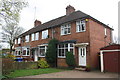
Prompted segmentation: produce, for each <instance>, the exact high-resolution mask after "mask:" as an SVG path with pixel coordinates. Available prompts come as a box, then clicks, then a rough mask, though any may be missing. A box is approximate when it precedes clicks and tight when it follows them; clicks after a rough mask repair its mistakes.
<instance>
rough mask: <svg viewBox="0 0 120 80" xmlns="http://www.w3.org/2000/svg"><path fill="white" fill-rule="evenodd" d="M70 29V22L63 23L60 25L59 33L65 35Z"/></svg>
mask: <svg viewBox="0 0 120 80" xmlns="http://www.w3.org/2000/svg"><path fill="white" fill-rule="evenodd" d="M70 30H71V24H64V25H61V35H67V34H70V33H71V32H70Z"/></svg>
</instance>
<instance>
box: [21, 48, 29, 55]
mask: <svg viewBox="0 0 120 80" xmlns="http://www.w3.org/2000/svg"><path fill="white" fill-rule="evenodd" d="M28 49H29V54H28V55H27V50H28ZM24 50H26V53H25V55H23V54H22V56H30V48H24V49H23V50H22V53H23V51H24Z"/></svg>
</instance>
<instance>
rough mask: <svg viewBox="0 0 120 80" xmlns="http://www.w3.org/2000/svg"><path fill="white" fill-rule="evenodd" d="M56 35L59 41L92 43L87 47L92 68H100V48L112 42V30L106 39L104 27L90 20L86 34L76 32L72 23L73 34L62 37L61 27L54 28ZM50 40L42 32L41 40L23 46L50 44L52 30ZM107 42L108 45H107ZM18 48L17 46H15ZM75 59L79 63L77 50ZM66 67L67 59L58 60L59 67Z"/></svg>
mask: <svg viewBox="0 0 120 80" xmlns="http://www.w3.org/2000/svg"><path fill="white" fill-rule="evenodd" d="M54 30H55V34H54V37H55V38H56V39H57V40H59V41H66V40H76V41H77V43H90V44H89V46H88V47H87V64H90V65H91V67H93V68H94V67H97V66H98V54H97V53H98V52H99V48H101V47H104V46H105V45H108V43H109V42H111V39H110V37H111V36H110V29H109V28H107V38H106V39H104V37H105V36H104V27H103V26H102V25H100V24H98V23H96V22H95V21H93V20H91V19H89V20H88V22H86V31H85V32H78V33H77V32H76V22H75V21H73V22H71V34H69V35H61V33H60V31H61V29H60V26H57V27H55V28H54ZM48 33H49V38H48V39H41V37H42V32H40V33H39V34H40V35H39V40H37V41H30V42H28V43H23V44H22V46H25V45H30V46H31V47H37V45H40V44H43V43H48V41H49V40H51V39H52V29H49V30H48ZM105 40H106V43H105ZM15 46H17V45H15ZM75 58H76V62H77V63H78V50H77V49H76V50H75ZM59 65H60V66H61V65H62V66H63V65H64V66H66V63H65V59H63V58H61V59H60V58H59V59H58V66H59ZM77 65H78V64H77Z"/></svg>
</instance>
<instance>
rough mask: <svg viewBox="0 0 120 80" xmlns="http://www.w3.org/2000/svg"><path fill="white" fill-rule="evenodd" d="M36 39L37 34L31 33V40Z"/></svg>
mask: <svg viewBox="0 0 120 80" xmlns="http://www.w3.org/2000/svg"><path fill="white" fill-rule="evenodd" d="M34 40H35V34H34V33H33V34H31V41H34Z"/></svg>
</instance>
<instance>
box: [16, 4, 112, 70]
mask: <svg viewBox="0 0 120 80" xmlns="http://www.w3.org/2000/svg"><path fill="white" fill-rule="evenodd" d="M112 30H113V29H112V28H110V27H109V26H108V25H105V24H104V23H102V22H100V21H98V20H97V19H95V18H93V17H91V16H90V15H88V14H85V13H83V12H82V11H75V8H74V7H73V6H71V5H69V6H67V7H66V15H64V16H61V17H59V18H56V19H53V20H51V21H48V22H46V23H43V24H42V22H41V21H38V20H36V21H35V22H34V27H33V28H32V29H30V30H28V31H26V32H25V33H23V34H21V35H20V36H18V38H16V39H15V45H14V46H15V49H16V51H15V55H16V56H18V57H24V58H28V57H29V58H31V59H32V60H34V61H38V59H39V58H45V53H46V50H47V46H48V42H49V41H50V40H51V39H53V38H56V39H57V40H59V42H60V43H59V44H58V51H57V53H56V54H57V55H58V58H57V66H59V67H67V64H66V61H65V53H66V52H67V51H71V52H73V54H74V56H75V60H76V64H77V66H84V67H85V66H87V65H89V66H91V68H97V67H98V54H97V53H98V52H99V49H100V48H101V47H104V46H106V45H108V44H109V43H111V42H112Z"/></svg>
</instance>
